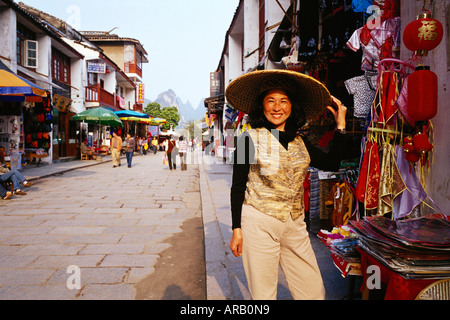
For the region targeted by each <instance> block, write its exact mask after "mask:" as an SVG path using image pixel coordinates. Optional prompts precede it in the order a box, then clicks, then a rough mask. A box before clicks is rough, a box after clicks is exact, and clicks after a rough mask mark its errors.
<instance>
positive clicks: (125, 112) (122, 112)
mask: <svg viewBox="0 0 450 320" xmlns="http://www.w3.org/2000/svg"><path fill="white" fill-rule="evenodd" d="M114 113H115V114H116V115H117V116H118V117H119V118H129V117H136V118H150V117H149V115H148V114H146V113H140V112H137V111H133V110H119V111H114Z"/></svg>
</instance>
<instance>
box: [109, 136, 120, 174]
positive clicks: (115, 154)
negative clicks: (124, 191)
mask: <svg viewBox="0 0 450 320" xmlns="http://www.w3.org/2000/svg"><path fill="white" fill-rule="evenodd" d="M121 151H122V138H121V137H119V136H118V135H117V133H115V132H113V138H112V140H111V155H112V160H113V168H115V167H117V166H119V167H120V153H121Z"/></svg>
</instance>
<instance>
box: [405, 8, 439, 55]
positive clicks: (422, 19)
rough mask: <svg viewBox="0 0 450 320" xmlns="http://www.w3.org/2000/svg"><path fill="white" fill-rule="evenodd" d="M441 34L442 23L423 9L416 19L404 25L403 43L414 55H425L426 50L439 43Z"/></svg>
mask: <svg viewBox="0 0 450 320" xmlns="http://www.w3.org/2000/svg"><path fill="white" fill-rule="evenodd" d="M443 35H444V28H443V27H442V24H441V23H440V22H439V21H438V20H436V19H433V18H431V13H430V12H429V11H423V12H422V13H421V14H419V15H418V16H417V19H416V20H414V21H412V22H411V23H409V24H408V25H407V26H406V28H405V31H404V32H403V43H404V44H405V46H406V48H408V49H409V50H411V51H414V52H415V54H416V55H419V56H426V55H427V54H428V51H430V50H433V49H434V48H436V47H437V46H438V45H439V43H441V41H442V37H443Z"/></svg>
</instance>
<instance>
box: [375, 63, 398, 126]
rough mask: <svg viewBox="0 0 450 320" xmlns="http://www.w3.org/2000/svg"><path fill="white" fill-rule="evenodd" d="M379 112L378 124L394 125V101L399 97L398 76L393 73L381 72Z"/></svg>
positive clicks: (395, 109) (395, 107)
mask: <svg viewBox="0 0 450 320" xmlns="http://www.w3.org/2000/svg"><path fill="white" fill-rule="evenodd" d="M380 94H381V110H379V111H380V114H379V118H378V123H383V124H385V125H386V124H387V125H392V124H394V114H395V113H396V112H397V105H396V101H397V98H398V95H399V90H398V74H397V72H394V71H383V72H382V74H381V80H380Z"/></svg>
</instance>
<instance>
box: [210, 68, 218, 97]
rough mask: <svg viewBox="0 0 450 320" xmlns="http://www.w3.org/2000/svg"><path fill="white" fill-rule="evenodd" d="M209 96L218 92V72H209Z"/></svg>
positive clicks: (213, 95) (216, 94) (214, 95)
mask: <svg viewBox="0 0 450 320" xmlns="http://www.w3.org/2000/svg"><path fill="white" fill-rule="evenodd" d="M209 88H210V93H209V96H210V97H216V96H218V95H219V94H220V73H219V72H211V73H210V82H209Z"/></svg>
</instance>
